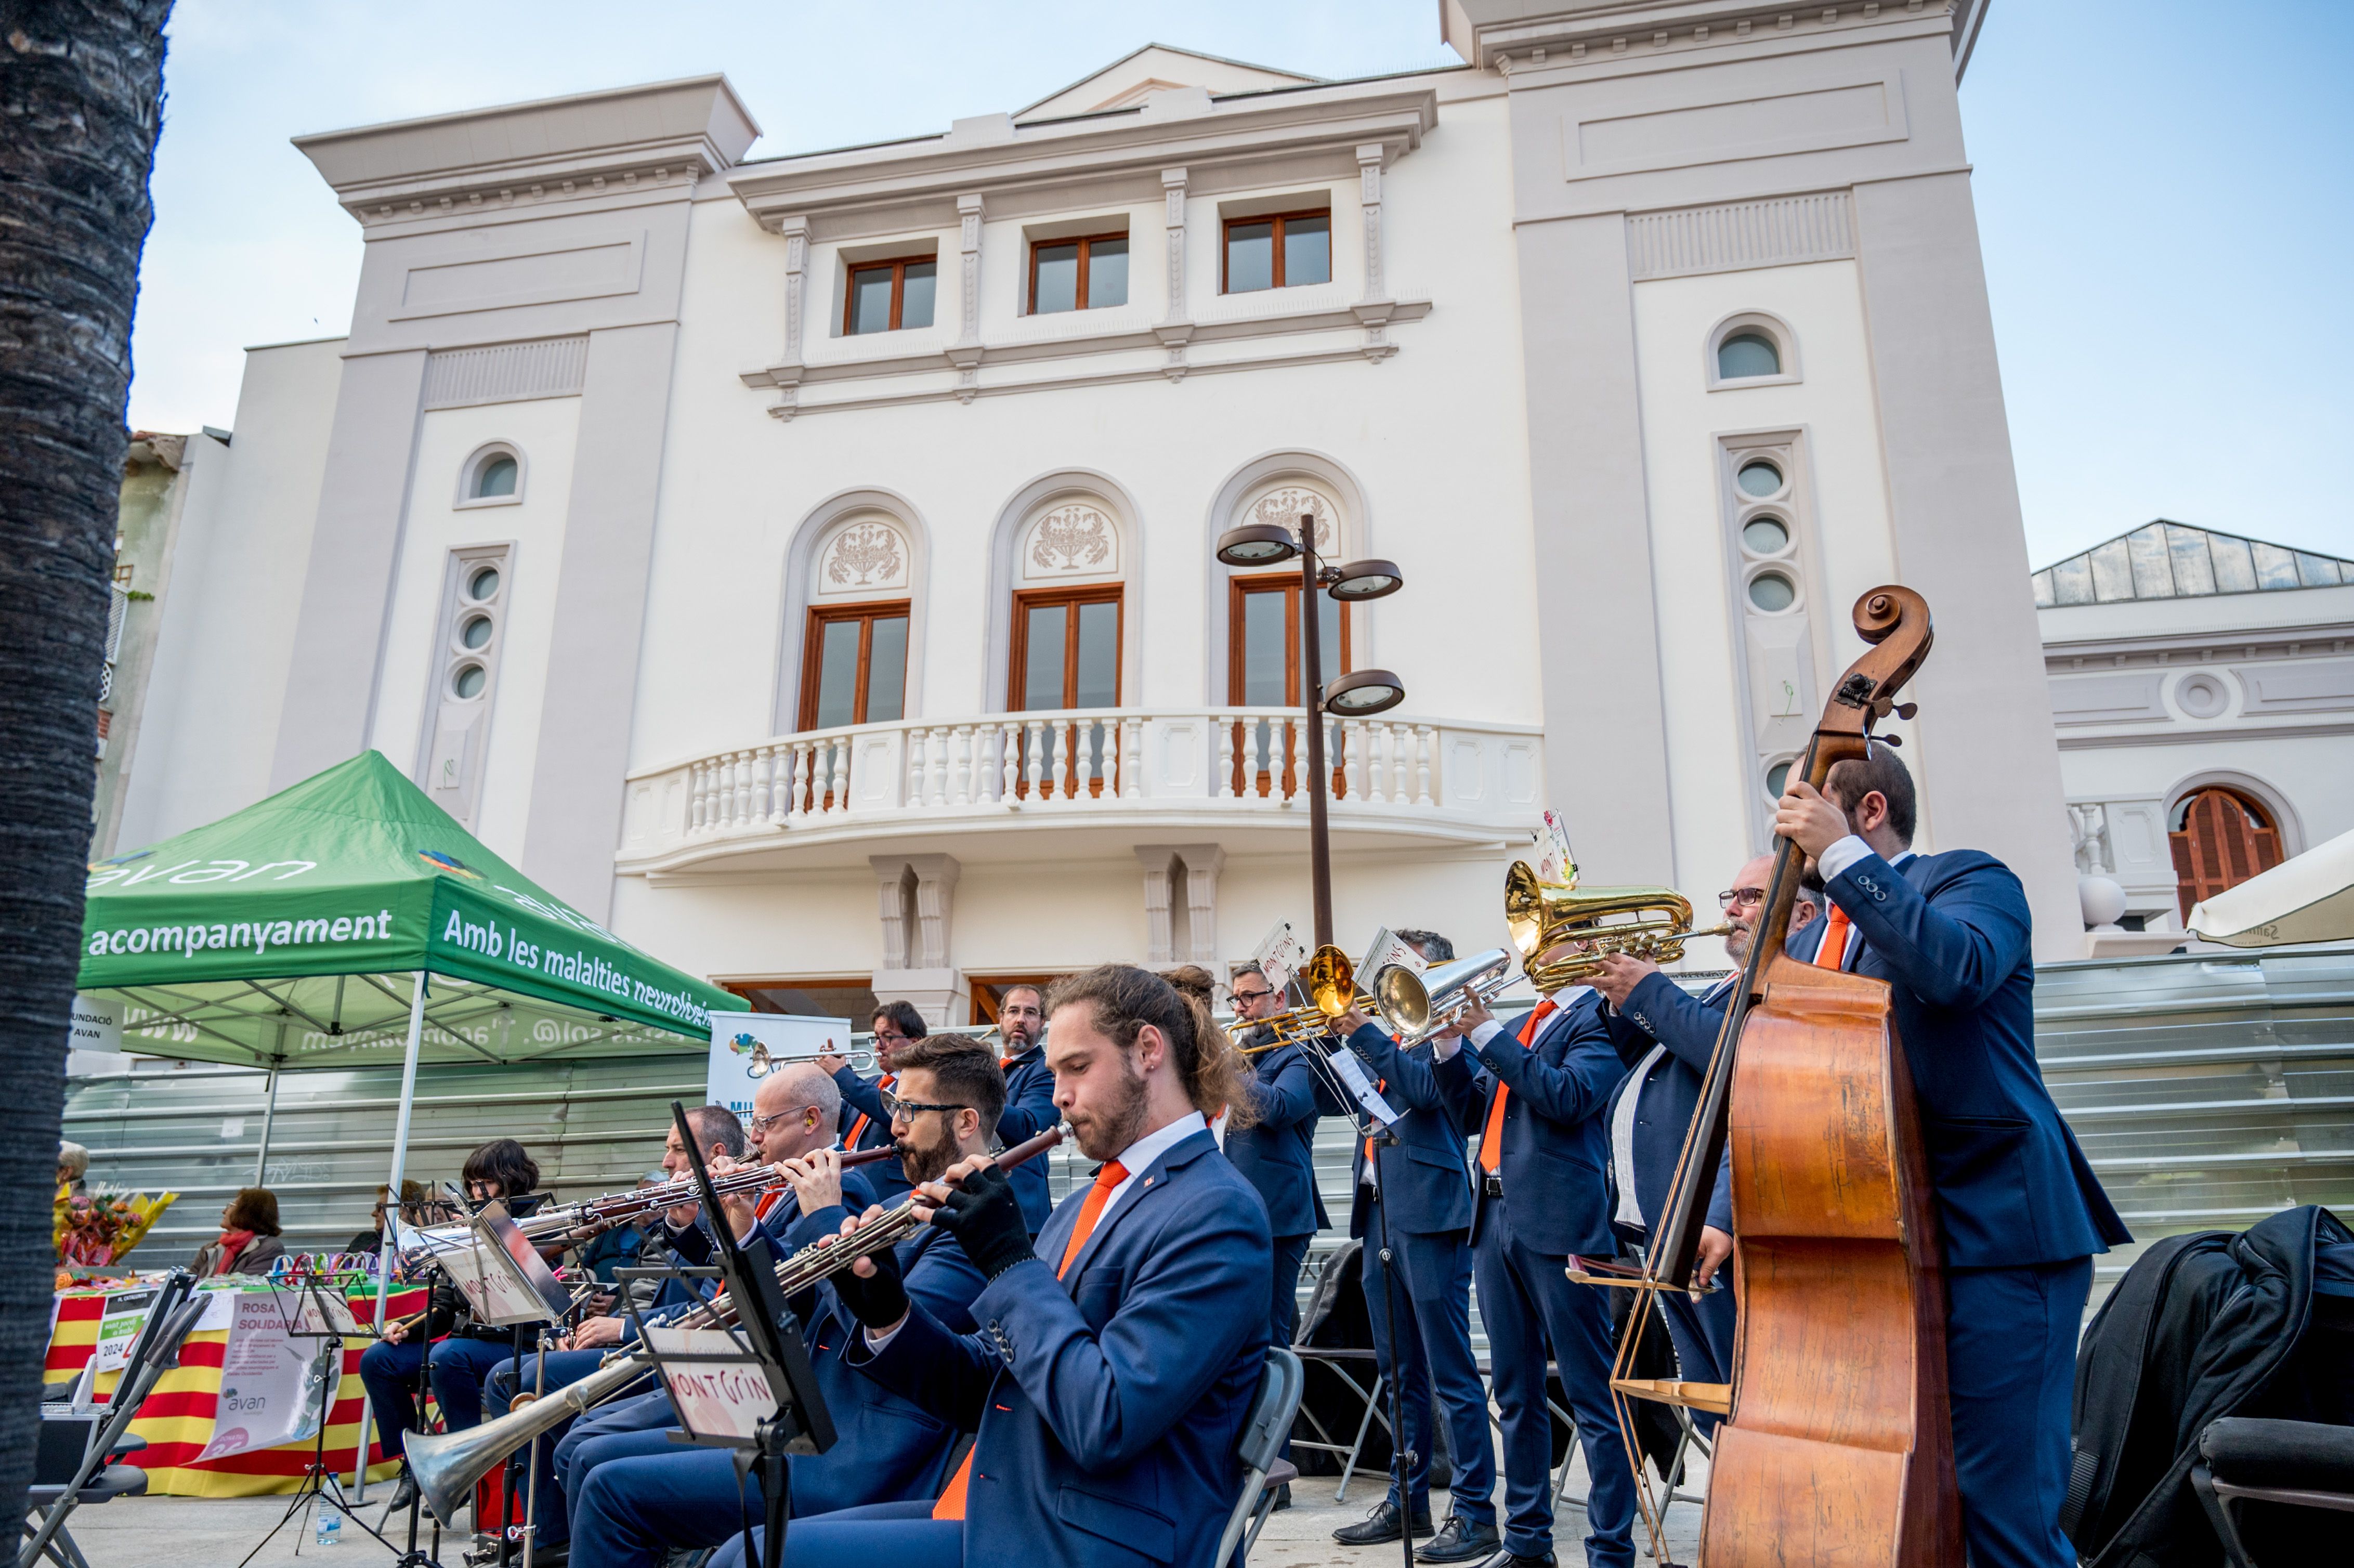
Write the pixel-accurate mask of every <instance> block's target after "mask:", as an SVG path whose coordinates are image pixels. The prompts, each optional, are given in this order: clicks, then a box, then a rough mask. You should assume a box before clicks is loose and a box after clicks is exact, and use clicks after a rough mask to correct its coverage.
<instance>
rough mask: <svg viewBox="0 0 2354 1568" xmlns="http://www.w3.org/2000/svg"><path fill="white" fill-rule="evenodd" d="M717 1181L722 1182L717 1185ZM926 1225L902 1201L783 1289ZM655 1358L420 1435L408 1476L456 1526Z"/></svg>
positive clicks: (724, 1308) (1044, 1139)
mask: <svg viewBox="0 0 2354 1568" xmlns="http://www.w3.org/2000/svg"><path fill="white" fill-rule="evenodd" d="M1063 1137H1064V1133H1063V1129H1062V1128H1059V1127H1055V1128H1047V1129H1046V1130H1045V1131H1044V1132H1042V1133H1040V1134H1039V1135H1038V1136H1037V1137H1035V1138H1033V1139H1029V1140H1028V1141H1026V1142H1023V1143H1017V1144H1015V1145H1014V1146H1013V1148H1011V1149H1009V1150H1006V1151H1005V1152H1004V1153H1002V1154H1000V1155H999V1156H998V1157H997V1161H996V1163H997V1168H998V1169H999V1170H1000V1171H1010V1170H1012V1169H1013V1167H1014V1166H1016V1165H1019V1164H1021V1163H1022V1162H1023V1160H1027V1159H1029V1158H1031V1157H1032V1156H1033V1155H1037V1154H1044V1152H1045V1151H1046V1150H1049V1149H1052V1148H1054V1147H1055V1145H1056V1144H1058V1143H1060V1142H1062V1141H1063ZM714 1185H715V1186H716V1185H717V1183H716V1182H715V1183H714ZM920 1224H924V1216H923V1215H922V1214H920V1213H917V1209H916V1200H915V1197H914V1195H913V1194H910V1195H909V1196H907V1197H906V1198H903V1199H901V1200H900V1201H899V1202H897V1203H896V1205H894V1206H893V1207H892V1208H891V1209H890V1210H889V1211H887V1212H886V1213H883V1214H882V1215H880V1216H878V1217H877V1218H876V1219H875V1221H874V1222H873V1223H871V1224H864V1225H861V1226H859V1227H858V1229H857V1230H855V1231H854V1232H852V1233H851V1234H848V1235H839V1234H837V1235H831V1236H826V1237H824V1238H822V1240H819V1241H814V1242H811V1244H810V1245H807V1246H805V1247H803V1248H801V1250H800V1251H799V1252H796V1253H795V1254H793V1255H791V1256H790V1257H789V1258H786V1259H785V1260H784V1261H783V1262H781V1263H779V1264H778V1265H777V1286H778V1288H779V1291H780V1292H781V1293H782V1294H783V1295H784V1296H785V1297H786V1298H791V1297H793V1296H796V1295H799V1294H800V1293H801V1291H804V1290H807V1289H810V1288H811V1287H813V1286H815V1285H817V1284H818V1283H819V1282H820V1281H822V1280H823V1279H825V1278H827V1277H829V1276H831V1275H833V1274H836V1273H838V1272H840V1271H841V1270H843V1269H844V1268H847V1267H849V1266H851V1265H852V1264H854V1263H855V1262H857V1261H858V1260H859V1259H860V1258H862V1257H867V1256H870V1255H874V1254H875V1253H879V1252H882V1251H885V1249H887V1248H890V1247H894V1246H896V1245H899V1243H901V1242H902V1241H905V1240H906V1239H907V1237H908V1236H910V1235H912V1234H915V1231H916V1227H917V1226H918V1225H920ZM735 1320H736V1307H735V1304H734V1303H733V1302H732V1301H730V1300H729V1299H728V1298H727V1295H726V1292H725V1291H722V1292H721V1293H720V1294H718V1295H716V1296H714V1297H713V1298H711V1299H710V1300H708V1301H705V1302H704V1303H703V1304H702V1305H701V1306H699V1307H698V1308H695V1312H694V1313H693V1314H691V1315H690V1317H689V1318H687V1319H681V1320H680V1322H679V1323H678V1324H676V1325H674V1326H676V1327H680V1328H713V1327H725V1326H726V1325H727V1324H730V1323H733V1322H734V1321H735ZM652 1364H653V1358H652V1356H650V1355H648V1354H647V1353H646V1352H645V1351H614V1352H613V1353H612V1354H610V1355H609V1356H607V1357H606V1358H605V1360H604V1361H603V1362H602V1364H600V1365H599V1367H598V1368H597V1370H596V1371H595V1372H590V1373H589V1374H588V1376H587V1377H584V1378H582V1379H581V1380H580V1381H579V1382H578V1383H572V1384H570V1385H569V1386H567V1387H565V1388H561V1389H557V1390H556V1391H555V1392H553V1393H549V1394H548V1395H547V1397H546V1398H545V1399H539V1400H535V1401H533V1402H532V1403H530V1404H516V1405H515V1406H514V1407H513V1408H512V1409H510V1410H509V1411H508V1413H507V1414H504V1415H502V1416H498V1417H496V1418H495V1419H493V1420H490V1421H485V1422H482V1424H481V1425H476V1426H471V1427H468V1428H466V1429H465V1430H464V1431H461V1432H444V1433H434V1434H425V1435H421V1436H420V1435H412V1436H410V1437H409V1438H408V1442H407V1443H405V1444H404V1445H403V1447H404V1448H405V1449H406V1450H407V1452H408V1473H409V1475H410V1476H411V1477H412V1478H415V1480H416V1482H417V1489H418V1491H419V1493H420V1494H422V1495H423V1497H424V1499H425V1504H426V1506H427V1507H428V1508H430V1509H431V1510H433V1517H434V1518H436V1519H438V1520H440V1521H441V1525H442V1528H443V1529H445V1530H446V1529H448V1528H449V1527H450V1525H451V1521H452V1520H455V1519H456V1517H457V1514H458V1510H460V1509H461V1508H463V1507H464V1506H465V1505H466V1500H467V1499H468V1498H470V1497H472V1495H473V1491H474V1486H475V1483H476V1482H478V1481H480V1480H481V1479H482V1478H483V1477H484V1476H487V1475H489V1474H490V1473H491V1471H492V1469H493V1467H495V1466H497V1465H498V1464H499V1463H500V1462H501V1461H502V1460H504V1459H505V1458H506V1457H508V1456H510V1455H512V1454H514V1453H517V1452H519V1451H521V1450H522V1449H523V1448H525V1446H528V1445H530V1444H531V1443H533V1442H535V1441H536V1440H537V1439H539V1438H540V1437H543V1436H546V1435H547V1434H548V1433H550V1432H552V1431H554V1430H555V1429H556V1428H557V1427H558V1426H560V1425H563V1424H564V1423H565V1422H567V1421H568V1420H570V1419H571V1418H572V1417H574V1416H576V1415H585V1414H588V1411H589V1410H590V1409H592V1408H594V1407H595V1406H597V1405H599V1404H603V1403H604V1402H605V1401H606V1400H609V1399H610V1398H612V1397H613V1396H614V1395H615V1394H617V1393H620V1392H622V1391H623V1390H624V1389H627V1388H629V1387H630V1386H631V1384H633V1383H637V1382H638V1380H639V1379H641V1378H642V1377H644V1376H645V1375H646V1372H647V1370H648V1369H649V1368H650V1367H651V1366H652Z"/></svg>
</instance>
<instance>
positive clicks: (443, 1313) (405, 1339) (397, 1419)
mask: <svg viewBox="0 0 2354 1568" xmlns="http://www.w3.org/2000/svg"><path fill="white" fill-rule="evenodd" d="M464 1180H465V1183H466V1197H467V1199H468V1200H469V1201H470V1202H475V1203H487V1202H490V1201H491V1200H492V1199H493V1198H497V1199H499V1200H501V1201H502V1202H504V1203H505V1204H506V1206H507V1209H508V1211H509V1212H510V1213H517V1214H521V1213H530V1212H531V1211H532V1210H533V1209H535V1208H537V1207H538V1206H539V1202H540V1199H539V1197H538V1195H537V1194H535V1193H534V1192H533V1189H534V1188H535V1187H537V1186H538V1185H539V1166H538V1164H537V1163H536V1162H535V1161H534V1160H533V1159H532V1158H531V1156H530V1155H529V1154H527V1153H526V1152H525V1150H524V1147H523V1145H522V1144H520V1143H517V1142H516V1141H515V1140H514V1139H512V1138H502V1139H493V1141H491V1142H489V1143H485V1144H483V1145H482V1147H481V1148H480V1149H477V1150H474V1151H473V1152H472V1154H469V1155H468V1156H466V1165H465V1171H464ZM536 1336H537V1330H534V1329H525V1330H523V1340H522V1342H523V1344H524V1345H525V1347H529V1346H531V1345H533V1344H535V1343H536V1342H537V1337H536ZM515 1343H516V1340H515V1330H513V1329H502V1328H498V1327H495V1326H493V1325H491V1324H487V1323H477V1322H475V1321H473V1319H472V1316H471V1314H469V1313H468V1311H467V1310H466V1304H465V1298H463V1297H462V1296H461V1295H460V1294H459V1293H458V1290H457V1287H454V1286H452V1285H451V1284H450V1283H449V1282H448V1281H447V1280H442V1281H439V1282H437V1283H436V1284H435V1285H434V1287H433V1293H432V1297H431V1305H430V1306H429V1308H428V1310H427V1312H426V1314H425V1315H424V1317H423V1318H422V1319H404V1320H396V1321H395V1322H392V1323H390V1324H387V1326H386V1328H385V1331H384V1338H383V1339H381V1340H377V1341H376V1343H375V1344H373V1345H370V1346H369V1347H368V1348H367V1351H366V1353H365V1354H363V1355H362V1356H361V1357H360V1381H361V1382H362V1383H365V1384H366V1386H367V1391H368V1405H369V1408H370V1409H372V1410H374V1411H375V1412H376V1434H377V1436H379V1437H381V1438H382V1439H383V1442H384V1451H385V1457H387V1458H398V1457H400V1456H401V1437H402V1434H403V1433H405V1432H408V1431H412V1430H414V1429H415V1428H416V1426H417V1423H418V1409H417V1399H416V1395H415V1393H413V1392H412V1391H413V1389H414V1386H415V1383H416V1378H417V1370H418V1368H419V1367H420V1366H422V1367H424V1368H425V1370H426V1376H427V1378H428V1379H429V1381H430V1382H431V1383H432V1385H433V1398H434V1402H435V1403H436V1404H440V1407H441V1423H442V1425H443V1426H444V1427H446V1428H447V1429H448V1430H450V1431H451V1432H461V1431H463V1430H465V1429H466V1428H467V1427H469V1426H473V1425H478V1424H479V1423H480V1422H481V1421H482V1379H483V1377H484V1376H485V1375H486V1374H487V1373H488V1372H490V1370H491V1369H492V1368H493V1367H494V1366H496V1365H498V1364H499V1363H500V1362H501V1361H505V1360H507V1359H509V1358H510V1357H512V1356H513V1355H514V1353H515ZM415 1490H416V1487H415V1483H414V1482H412V1481H411V1480H410V1479H409V1478H408V1475H407V1474H406V1473H404V1474H403V1475H402V1476H401V1478H400V1486H399V1489H398V1490H397V1491H396V1492H395V1493H394V1494H393V1507H394V1508H396V1509H400V1508H406V1507H407V1506H408V1501H409V1499H410V1498H411V1497H412V1496H414V1495H415Z"/></svg>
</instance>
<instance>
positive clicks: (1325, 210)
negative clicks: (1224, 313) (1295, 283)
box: [1218, 207, 1332, 294]
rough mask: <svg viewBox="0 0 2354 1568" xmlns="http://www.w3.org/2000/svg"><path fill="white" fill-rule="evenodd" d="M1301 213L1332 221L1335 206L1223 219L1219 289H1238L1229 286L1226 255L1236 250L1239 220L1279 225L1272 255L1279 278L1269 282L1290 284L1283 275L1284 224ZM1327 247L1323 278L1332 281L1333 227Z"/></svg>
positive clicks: (1306, 286)
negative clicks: (1236, 228) (1235, 238)
mask: <svg viewBox="0 0 2354 1568" xmlns="http://www.w3.org/2000/svg"><path fill="white" fill-rule="evenodd" d="M1299 217H1320V218H1322V219H1324V220H1325V222H1326V223H1327V224H1328V225H1329V224H1330V223H1331V220H1332V209H1331V207H1302V208H1301V209H1300V210H1299V211H1298V212H1255V213H1252V214H1251V215H1250V216H1248V217H1230V218H1227V219H1226V220H1225V222H1223V223H1221V224H1220V225H1219V226H1218V292H1219V293H1221V294H1230V293H1232V292H1234V290H1233V289H1232V288H1230V287H1229V286H1228V284H1229V281H1230V280H1229V279H1228V278H1227V276H1226V259H1227V257H1228V256H1230V255H1232V254H1233V251H1234V231H1235V225H1236V224H1238V223H1272V224H1274V225H1275V255H1274V257H1273V258H1272V260H1273V262H1274V268H1273V271H1274V277H1275V281H1274V282H1273V283H1272V284H1270V285H1269V288H1270V289H1271V290H1272V289H1288V288H1290V287H1291V285H1290V284H1289V283H1287V282H1285V281H1284V279H1283V226H1284V225H1285V224H1287V223H1288V222H1290V221H1291V220H1292V219H1294V218H1299ZM1324 239H1325V246H1324V251H1325V256H1326V258H1327V260H1326V270H1325V275H1324V280H1323V281H1325V282H1327V283H1329V282H1331V281H1332V276H1331V260H1330V259H1331V250H1332V246H1331V239H1332V233H1331V228H1326V230H1325V232H1324ZM1315 286H1316V285H1315V284H1313V283H1302V284H1300V285H1299V287H1301V288H1303V289H1312V288H1314V287H1315ZM1245 292H1246V293H1253V294H1256V293H1257V292H1258V291H1257V289H1249V290H1246V291H1245Z"/></svg>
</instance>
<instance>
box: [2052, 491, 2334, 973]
mask: <svg viewBox="0 0 2354 1568" xmlns="http://www.w3.org/2000/svg"><path fill="white" fill-rule="evenodd" d="M2034 582H2035V603H2036V606H2037V609H2036V615H2037V618H2038V619H2039V620H2041V623H2042V628H2043V657H2044V663H2045V667H2046V669H2047V670H2048V672H2049V673H2050V677H2051V683H2052V715H2053V718H2054V721H2055V723H2056V725H2057V732H2058V736H2059V742H2060V764H2061V771H2062V777H2063V778H2064V779H2065V780H2066V783H2067V789H2068V814H2069V823H2070V829H2071V832H2072V833H2073V837H2074V840H2075V844H2076V863H2077V867H2078V869H2079V870H2080V871H2081V872H2083V873H2084V874H2085V875H2086V876H2088V877H2098V878H2104V879H2105V880H2107V881H2109V882H2113V883H2115V885H2116V886H2117V889H2118V894H2117V895H2113V896H2112V902H2121V903H2122V905H2123V907H2122V909H2120V910H2117V911H2116V912H2115V914H2113V915H2111V916H2110V917H2109V919H2107V920H2105V921H2101V922H2098V923H2097V924H2098V925H2099V926H2114V927H2116V928H2115V929H2113V930H2112V929H2096V930H2095V933H2094V948H2095V950H2096V951H2100V952H2105V953H2127V952H2132V951H2137V950H2155V951H2159V952H2163V951H2166V950H2168V948H2172V947H2173V946H2175V945H2177V944H2179V942H2181V941H2182V939H2183V938H2182V931H2183V919H2184V917H2185V916H2188V915H2189V914H2190V910H2191V908H2192V906H2194V905H2196V904H2197V903H2198V902H2199V901H2200V899H2201V898H2205V897H2207V896H2209V895H2212V894H2216V893H2220V892H2221V891H2222V890H2223V889H2224V888H2226V887H2231V886H2233V885H2237V884H2239V883H2242V882H2244V881H2246V880H2247V879H2248V878H2249V877H2250V876H2253V875H2254V874H2257V873H2259V872H2262V871H2267V870H2270V869H2271V868H2272V867H2273V866H2274V865H2277V864H2279V863H2281V862H2282V861H2283V860H2285V859H2287V858H2288V857H2290V856H2292V855H2296V854H2301V853H2304V852H2305V851H2306V850H2308V849H2311V848H2313V847H2314V846H2315V845H2317V844H2320V843H2323V842H2327V841H2328V840H2330V839H2333V838H2336V837H2337V836H2338V834H2340V833H2345V832H2354V787H2349V783H2348V780H2349V779H2354V561H2346V560H2341V559H2338V557H2336V556H2321V555H2316V554H2313V553H2311V552H2309V551H2300V550H2290V549H2286V548H2285V547H2283V546H2278V545H2271V544H2267V543H2265V542H2264V541H2263V540H2261V539H2249V538H2244V537H2242V536H2240V535H2233V534H2224V533H2219V532H2216V531H2214V530H2211V529H2205V528H2192V527H2187V526H2185V525H2184V524H2179V523H2171V522H2168V521H2166V520H2165V519H2163V518H2161V519H2159V520H2158V521H2157V522H2154V523H2149V524H2145V525H2144V526H2142V527H2139V528H2137V529H2135V530H2133V531H2132V532H2131V533H2128V534H2123V535H2118V536H2117V537H2116V538H2114V539H2111V540H2109V541H2107V542H2106V543H2105V544H2101V545H2097V546H2094V547H2093V548H2092V549H2090V550H2087V551H2085V552H2084V553H2083V554H2081V555H2076V556H2070V557H2069V558H2068V559H2066V560H2064V561H2061V562H2059V563H2057V564H2055V565H2053V566H2050V567H2045V568H2044V569H2043V570H2041V571H2040V572H2038V573H2036V574H2035V578H2034ZM2095 896H2102V895H2095ZM2086 913H2087V916H2088V917H2089V916H2093V915H2094V914H2098V913H2104V912H2103V911H2096V910H2094V909H2093V908H2092V907H2091V906H2090V903H2089V901H2088V905H2087V910H2086Z"/></svg>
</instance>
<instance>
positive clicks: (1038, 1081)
mask: <svg viewBox="0 0 2354 1568" xmlns="http://www.w3.org/2000/svg"><path fill="white" fill-rule="evenodd" d="M1002 1065H1004V1067H1005V1114H1004V1115H1002V1116H1001V1117H999V1118H997V1136H998V1139H999V1140H1000V1141H1001V1142H1002V1143H1003V1144H1004V1145H1005V1147H1006V1148H1008V1149H1011V1148H1013V1146H1014V1145H1015V1144H1017V1143H1026V1142H1027V1141H1029V1140H1030V1139H1034V1138H1035V1137H1037V1136H1038V1135H1039V1134H1040V1133H1042V1132H1044V1131H1045V1130H1046V1129H1047V1128H1050V1127H1053V1126H1055V1124H1056V1123H1058V1122H1060V1121H1061V1120H1062V1119H1063V1113H1062V1112H1060V1111H1058V1110H1056V1109H1055V1074H1054V1071H1053V1069H1051V1068H1050V1067H1048V1066H1047V1065H1046V1052H1045V1048H1044V1046H1035V1045H1034V1046H1032V1047H1031V1048H1030V1049H1029V1050H1028V1051H1026V1052H1024V1053H1023V1054H1021V1055H1019V1056H1009V1057H1006V1058H1005V1059H1004V1063H1003V1064H1002ZM1005 1175H1006V1180H1008V1181H1012V1182H1013V1195H1014V1196H1015V1197H1016V1198H1019V1199H1021V1200H1022V1217H1023V1219H1025V1220H1027V1221H1028V1222H1030V1234H1032V1235H1036V1234H1038V1229H1039V1227H1040V1226H1042V1225H1044V1224H1045V1223H1046V1216H1047V1214H1049V1213H1052V1212H1053V1210H1054V1207H1055V1201H1054V1199H1052V1198H1051V1197H1049V1196H1047V1193H1046V1161H1045V1160H1023V1162H1022V1163H1021V1164H1019V1165H1016V1166H1015V1167H1014V1168H1013V1170H1011V1171H1007V1172H1006V1173H1005Z"/></svg>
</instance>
